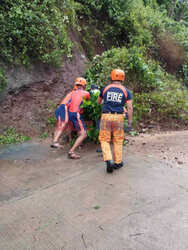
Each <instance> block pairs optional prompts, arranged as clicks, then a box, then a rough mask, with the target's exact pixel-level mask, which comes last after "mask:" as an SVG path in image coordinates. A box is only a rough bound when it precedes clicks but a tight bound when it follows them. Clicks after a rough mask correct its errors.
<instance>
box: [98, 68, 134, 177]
mask: <svg viewBox="0 0 188 250" xmlns="http://www.w3.org/2000/svg"><path fill="white" fill-rule="evenodd" d="M111 79H112V82H111V83H110V84H109V85H107V86H106V87H104V88H102V90H101V92H100V95H99V97H98V99H97V102H98V104H101V103H102V101H103V108H102V116H101V120H100V131H99V141H100V143H101V148H102V153H103V158H104V161H105V162H106V165H107V172H108V173H111V172H112V171H113V169H119V168H121V167H122V166H123V161H122V146H123V138H124V130H123V125H124V105H125V104H126V105H127V113H128V127H127V132H128V130H129V131H130V130H131V124H132V113H133V108H132V96H131V92H130V91H129V90H128V89H127V88H125V87H124V86H122V83H123V81H124V79H125V73H124V71H123V70H121V69H114V70H113V71H112V72H111ZM111 134H112V135H113V146H114V149H113V158H112V153H111V149H110V141H111Z"/></svg>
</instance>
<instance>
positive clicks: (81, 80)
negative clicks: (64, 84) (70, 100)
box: [75, 77, 87, 87]
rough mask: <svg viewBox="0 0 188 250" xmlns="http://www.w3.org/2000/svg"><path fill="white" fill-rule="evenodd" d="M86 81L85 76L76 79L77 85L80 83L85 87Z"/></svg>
mask: <svg viewBox="0 0 188 250" xmlns="http://www.w3.org/2000/svg"><path fill="white" fill-rule="evenodd" d="M86 83H87V82H86V79H84V78H83V77H77V78H76V80H75V84H76V85H77V84H79V85H82V86H84V87H85V85H86Z"/></svg>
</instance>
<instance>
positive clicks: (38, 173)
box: [0, 131, 188, 250]
mask: <svg viewBox="0 0 188 250" xmlns="http://www.w3.org/2000/svg"><path fill="white" fill-rule="evenodd" d="M128 139H129V143H128V145H127V146H125V147H124V151H123V159H124V162H125V167H123V168H122V169H120V170H118V171H114V172H113V174H107V173H106V170H105V165H104V163H103V162H102V155H101V154H98V153H96V148H97V146H96V145H88V146H89V147H87V148H82V149H80V154H81V155H82V159H81V160H78V161H74V160H69V159H68V158H67V155H66V152H67V151H68V148H66V149H64V150H59V149H58V150H56V149H51V148H50V147H49V143H50V141H49V140H44V141H41V140H34V141H31V142H29V143H23V144H17V145H12V146H7V147H1V148H0V175H1V176H0V249H3V250H4V249H19V250H20V249H108V250H109V249H118V250H119V249H120V250H121V249H126V250H127V249H128V250H129V249H138V250H140V249H141V250H146V249H148V250H150V249H154V250H155V249H157V250H158V249H160V250H161V249H173V250H174V249H178V250H179V249H181V250H184V249H187V248H188V209H187V207H188V185H187V184H188V159H187V155H188V131H182V132H181V131H180V132H171V133H161V134H151V135H150V134H141V135H140V136H138V137H129V138H128Z"/></svg>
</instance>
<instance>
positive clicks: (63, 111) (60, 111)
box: [55, 104, 68, 122]
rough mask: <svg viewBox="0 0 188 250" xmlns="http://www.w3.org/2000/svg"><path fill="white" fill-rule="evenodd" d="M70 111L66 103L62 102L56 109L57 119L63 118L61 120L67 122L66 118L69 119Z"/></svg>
mask: <svg viewBox="0 0 188 250" xmlns="http://www.w3.org/2000/svg"><path fill="white" fill-rule="evenodd" d="M67 116H68V112H67V108H65V105H64V104H61V105H60V106H59V107H58V108H57V109H56V111H55V117H56V119H57V120H59V119H60V120H61V122H65V120H68V117H67Z"/></svg>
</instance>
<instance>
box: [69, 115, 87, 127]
mask: <svg viewBox="0 0 188 250" xmlns="http://www.w3.org/2000/svg"><path fill="white" fill-rule="evenodd" d="M69 122H70V123H71V126H72V128H73V130H75V131H83V130H86V125H85V123H84V119H83V117H82V115H81V114H80V113H75V112H70V111H69Z"/></svg>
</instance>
